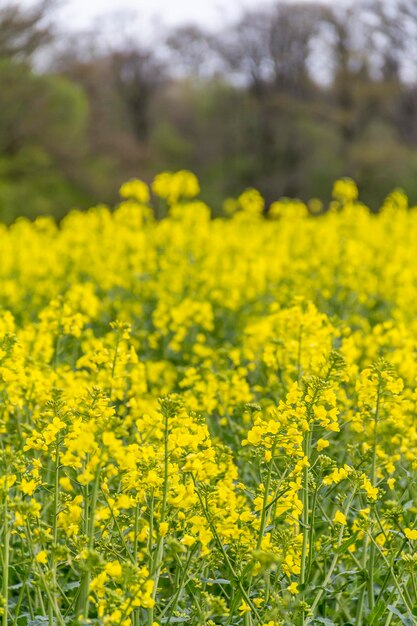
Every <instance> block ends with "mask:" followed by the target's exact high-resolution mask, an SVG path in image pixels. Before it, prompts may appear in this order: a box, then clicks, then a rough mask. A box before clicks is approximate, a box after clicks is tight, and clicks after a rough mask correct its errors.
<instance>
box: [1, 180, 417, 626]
mask: <svg viewBox="0 0 417 626" xmlns="http://www.w3.org/2000/svg"><path fill="white" fill-rule="evenodd" d="M120 192H121V197H122V201H121V203H120V204H119V206H117V207H116V208H115V209H114V210H111V209H109V208H108V207H106V206H98V207H95V208H92V209H91V210H89V211H88V212H86V213H81V212H77V211H73V212H71V213H70V214H69V215H68V216H67V217H66V218H65V219H64V220H63V221H62V223H61V224H59V225H57V224H56V223H55V222H54V221H53V220H52V219H50V218H46V217H39V218H38V219H36V220H35V221H34V222H30V221H28V220H26V219H20V220H17V221H16V222H15V223H14V224H13V225H12V226H11V227H8V228H7V227H6V226H1V228H0V256H1V262H0V399H1V403H0V442H1V447H0V468H1V469H0V510H1V515H0V548H1V560H0V567H1V574H0V577H1V605H0V606H1V608H0V612H1V615H2V617H1V619H2V623H3V626H9V625H13V626H42V625H44V624H48V626H51V625H59V626H64V625H65V624H70V625H72V624H79V625H87V624H91V625H103V626H131V625H132V626H162V625H163V624H167V625H169V624H189V625H190V626H200V625H206V626H214V625H222V626H293V625H294V626H314V625H317V626H318V625H322V626H323V625H324V626H342V625H345V626H348V625H355V626H365V625H366V626H370V625H374V626H389V625H391V626H397V625H398V626H400V625H410V624H416V623H417V584H416V574H417V553H416V546H417V500H416V497H417V482H416V475H417V393H416V388H417V243H416V242H417V210H416V209H413V208H412V207H409V206H408V200H407V198H406V196H405V195H404V193H403V192H401V191H399V190H397V191H394V192H393V193H392V194H391V195H390V196H389V197H388V198H387V199H386V200H385V201H384V203H383V205H382V207H381V209H380V211H379V213H378V214H375V213H372V212H371V211H370V210H369V209H368V208H367V207H366V206H364V205H363V204H361V202H360V201H359V200H358V192H357V188H356V186H355V184H354V183H353V181H351V180H348V179H344V180H340V181H337V182H336V184H335V186H334V189H333V199H332V201H331V202H330V205H329V206H324V205H323V204H322V203H321V202H320V201H319V200H317V199H313V200H311V201H310V202H309V203H308V204H304V203H302V202H301V201H298V200H290V199H282V200H279V201H277V202H274V203H273V204H272V205H271V206H268V207H265V206H264V201H263V199H262V197H261V195H260V194H259V193H258V192H257V191H256V190H253V189H249V190H246V191H245V192H244V193H243V194H242V195H241V196H240V197H239V198H237V199H229V200H227V201H226V202H225V204H224V216H223V217H220V218H215V219H213V218H212V217H211V212H210V209H209V207H207V206H206V205H205V204H204V203H203V202H202V201H200V200H199V199H198V194H199V184H198V181H197V179H196V178H195V176H194V175H193V174H191V173H189V172H178V173H175V174H170V173H163V174H161V175H159V176H157V177H156V178H155V180H154V182H153V184H152V188H151V190H150V189H149V188H148V186H147V185H146V184H145V183H143V182H141V181H129V182H127V183H126V184H125V185H123V186H122V188H121V190H120ZM155 215H157V216H158V219H156V218H155Z"/></svg>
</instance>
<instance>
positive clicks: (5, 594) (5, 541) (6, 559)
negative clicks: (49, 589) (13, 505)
mask: <svg viewBox="0 0 417 626" xmlns="http://www.w3.org/2000/svg"><path fill="white" fill-rule="evenodd" d="M5 484H6V489H7V473H6V478H5ZM3 517H4V539H3V601H4V613H3V619H2V623H3V626H7V625H8V613H9V610H8V604H9V549H10V532H9V521H8V517H9V513H8V508H7V491H5V494H4V505H3Z"/></svg>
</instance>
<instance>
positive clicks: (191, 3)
mask: <svg viewBox="0 0 417 626" xmlns="http://www.w3.org/2000/svg"><path fill="white" fill-rule="evenodd" d="M303 1H305V2H308V1H309V0H303ZM337 1H338V0H333V2H337ZM20 2H22V4H30V3H31V0H20ZM61 3H62V8H61V9H59V10H58V15H59V18H60V20H59V21H60V22H61V23H62V24H63V25H64V26H65V27H66V28H69V29H71V30H76V29H79V28H87V27H89V26H91V25H92V24H94V23H95V22H96V20H97V18H102V17H107V20H106V21H108V20H110V18H111V16H112V15H115V14H117V13H127V14H129V13H130V16H131V19H132V21H133V22H136V21H137V22H142V24H143V23H145V24H146V25H148V26H149V25H152V24H158V23H161V24H163V25H166V26H176V25H178V24H182V23H184V22H188V23H190V22H193V23H197V24H201V25H203V26H206V27H209V28H216V27H220V26H221V25H222V24H224V23H225V22H227V21H229V20H231V19H233V17H235V16H236V15H239V13H240V12H241V11H242V10H243V9H244V8H255V7H259V6H262V5H268V4H269V5H271V4H273V3H274V0H61ZM134 16H135V17H134Z"/></svg>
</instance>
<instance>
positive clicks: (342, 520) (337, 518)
mask: <svg viewBox="0 0 417 626" xmlns="http://www.w3.org/2000/svg"><path fill="white" fill-rule="evenodd" d="M333 522H334V523H335V524H342V525H345V524H347V520H346V516H345V515H344V514H343V513H342V512H341V511H336V513H335V514H334V517H333Z"/></svg>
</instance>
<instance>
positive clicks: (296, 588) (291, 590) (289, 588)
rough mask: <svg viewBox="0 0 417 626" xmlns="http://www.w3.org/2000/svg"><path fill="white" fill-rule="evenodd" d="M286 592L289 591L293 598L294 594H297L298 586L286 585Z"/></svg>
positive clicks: (295, 584)
mask: <svg viewBox="0 0 417 626" xmlns="http://www.w3.org/2000/svg"><path fill="white" fill-rule="evenodd" d="M287 591H289V592H290V593H291V594H292V595H294V596H295V594H297V593H298V584H297V583H291V584H290V585H288V587H287Z"/></svg>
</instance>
